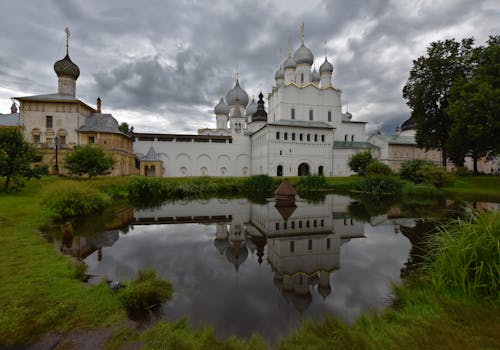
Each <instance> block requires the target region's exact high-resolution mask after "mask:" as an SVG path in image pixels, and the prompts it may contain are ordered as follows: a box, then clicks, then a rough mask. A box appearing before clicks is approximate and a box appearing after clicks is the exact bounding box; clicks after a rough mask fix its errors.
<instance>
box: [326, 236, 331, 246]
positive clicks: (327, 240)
mask: <svg viewBox="0 0 500 350" xmlns="http://www.w3.org/2000/svg"><path fill="white" fill-rule="evenodd" d="M326 249H330V238H327V239H326Z"/></svg>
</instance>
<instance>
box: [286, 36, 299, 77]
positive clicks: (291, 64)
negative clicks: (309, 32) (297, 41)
mask: <svg viewBox="0 0 500 350" xmlns="http://www.w3.org/2000/svg"><path fill="white" fill-rule="evenodd" d="M296 67H297V62H295V60H294V59H293V58H292V49H291V48H290V38H289V39H288V58H287V59H286V60H285V62H283V69H284V70H285V85H288V84H290V83H295V68H296Z"/></svg>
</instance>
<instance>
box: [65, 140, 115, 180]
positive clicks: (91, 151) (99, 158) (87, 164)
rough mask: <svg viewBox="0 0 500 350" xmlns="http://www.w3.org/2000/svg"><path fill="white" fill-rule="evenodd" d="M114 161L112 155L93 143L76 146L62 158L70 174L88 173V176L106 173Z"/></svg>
mask: <svg viewBox="0 0 500 350" xmlns="http://www.w3.org/2000/svg"><path fill="white" fill-rule="evenodd" d="M114 163H115V161H114V160H113V157H111V156H109V155H107V154H106V152H104V149H103V148H102V147H99V146H95V145H85V146H79V147H76V148H75V149H73V150H72V151H71V153H70V154H68V155H67V156H66V158H65V159H64V167H65V168H66V169H68V172H69V173H70V174H75V175H80V174H88V176H89V178H91V177H93V176H97V175H104V174H107V173H108V172H109V171H110V170H111V169H112V168H113V165H114Z"/></svg>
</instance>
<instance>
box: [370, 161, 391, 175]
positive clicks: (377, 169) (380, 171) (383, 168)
mask: <svg viewBox="0 0 500 350" xmlns="http://www.w3.org/2000/svg"><path fill="white" fill-rule="evenodd" d="M365 172H366V175H368V176H370V175H380V176H390V175H392V170H391V167H390V166H388V165H387V164H384V163H382V162H379V161H378V160H374V161H372V162H371V163H370V164H368V166H367V167H366V169H365Z"/></svg>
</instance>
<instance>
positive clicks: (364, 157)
mask: <svg viewBox="0 0 500 350" xmlns="http://www.w3.org/2000/svg"><path fill="white" fill-rule="evenodd" d="M373 161H374V159H373V157H372V154H371V153H370V151H364V152H359V153H356V154H353V155H352V156H350V157H349V162H348V163H347V165H348V166H349V168H350V169H351V170H352V171H354V172H355V173H358V174H359V175H363V176H364V175H365V172H366V167H367V166H368V165H369V164H370V163H371V162H373Z"/></svg>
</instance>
